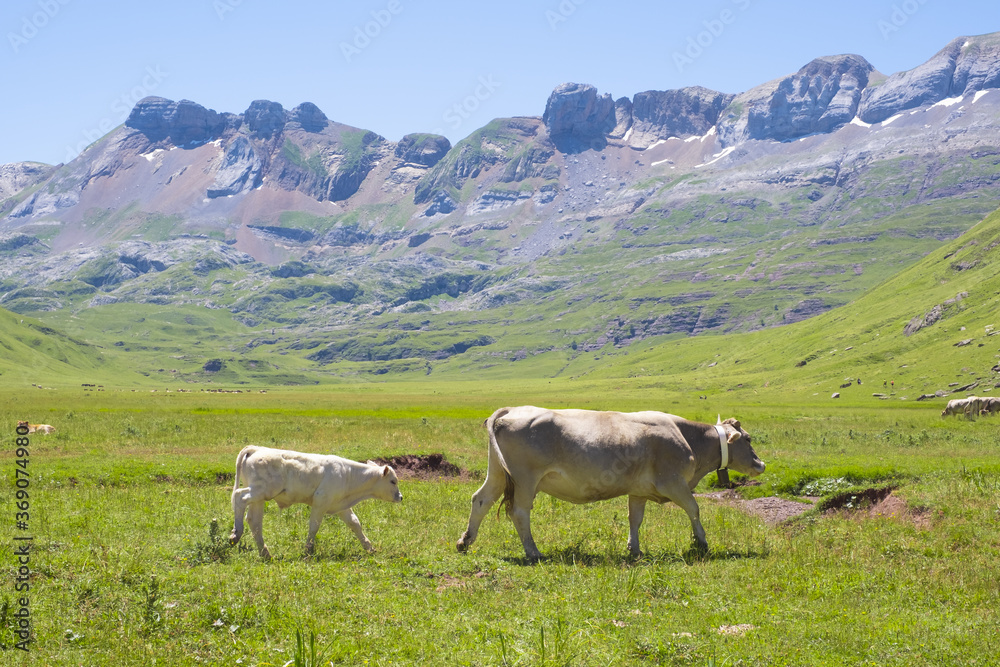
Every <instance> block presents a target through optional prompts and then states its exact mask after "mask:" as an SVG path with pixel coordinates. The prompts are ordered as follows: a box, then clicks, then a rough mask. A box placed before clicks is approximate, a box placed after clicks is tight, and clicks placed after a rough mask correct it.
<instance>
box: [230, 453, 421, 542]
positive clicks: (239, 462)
mask: <svg viewBox="0 0 1000 667" xmlns="http://www.w3.org/2000/svg"><path fill="white" fill-rule="evenodd" d="M241 477H242V478H243V481H244V482H245V483H246V486H245V487H242V488H241V487H240V478H241ZM368 498H378V499H379V500H385V501H388V502H394V503H398V502H400V501H402V500H403V494H402V493H400V492H399V481H398V480H397V479H396V472H395V471H394V470H393V469H392V468H391V467H390V466H380V465H377V464H375V463H372V462H371V461H369V462H368V463H358V462H356V461H350V460H348V459H343V458H340V457H339V456H333V455H323V454H303V453H301V452H292V451H288V450H285V449H270V448H268V447H254V446H250V447H244V448H243V451H241V452H240V453H239V456H237V457H236V479H235V480H234V481H233V497H232V502H233V514H234V515H235V522H234V525H233V532H232V534H231V535H230V536H229V541H230V543H231V544H236V543H237V542H239V541H240V538H241V537H243V515H244V513H246V515H247V521H248V522H249V523H250V532H251V533H252V534H253V538H254V541H255V542H256V543H257V551H258V552H259V553H260V555H261V557H262V558H270V557H271V553H270V551H268V548H267V546H266V545H265V544H264V533H263V523H264V503H265V502H267V501H268V500H274V501H275V502H277V503H278V507H280V508H282V509H284V508H286V507H288V506H289V505H294V504H296V503H305V504H306V505H309V506H310V507H312V512H311V513H310V514H309V535H308V537H306V551H307V552H308V553H312V551H313V548H314V546H315V541H316V532H317V531H318V530H319V526H320V524H321V523H322V522H323V517H324V516H326V515H327V514H336V515H337V516H339V517H340V518H341V519H342V520H343V521H344V523H346V524H347V525H348V526H349V527H350V529H351V530H353V531H354V534H355V535H357V537H358V539H359V540H360V541H361V545H362V546H363V547H364V548H365V550H366V551H368V552H373V551H375V548H374V547H373V546H372V543H371V542H369V541H368V538H367V537H365V533H364V531H363V530H362V528H361V522H360V521H358V517H357V516H355V515H354V512H352V511H351V508H352V507H353V506H354V505H356V504H357V503H359V502H361V501H362V500H367V499H368ZM248 510H249V511H248Z"/></svg>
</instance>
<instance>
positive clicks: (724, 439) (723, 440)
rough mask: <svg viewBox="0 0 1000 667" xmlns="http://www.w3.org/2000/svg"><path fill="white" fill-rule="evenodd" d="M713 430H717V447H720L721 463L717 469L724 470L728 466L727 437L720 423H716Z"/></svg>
mask: <svg viewBox="0 0 1000 667" xmlns="http://www.w3.org/2000/svg"><path fill="white" fill-rule="evenodd" d="M715 430H716V431H718V432H719V447H720V448H721V449H722V465H720V466H719V470H724V469H725V468H727V467H728V466H729V439H728V438H727V437H726V429H725V427H724V426H723V425H722V424H716V425H715Z"/></svg>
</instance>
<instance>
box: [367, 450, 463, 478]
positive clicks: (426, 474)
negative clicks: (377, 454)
mask: <svg viewBox="0 0 1000 667" xmlns="http://www.w3.org/2000/svg"><path fill="white" fill-rule="evenodd" d="M372 460H373V461H374V462H375V463H377V464H379V465H390V466H392V468H393V470H395V471H396V475H397V476H398V477H399V478H400V479H424V480H437V479H445V478H447V479H454V480H461V481H467V480H470V479H473V478H474V477H475V475H473V474H472V473H470V472H469V471H468V470H462V469H461V468H459V467H458V466H457V465H455V464H454V463H452V462H451V461H449V460H448V459H447V458H446V457H445V455H444V454H401V455H400V456H393V457H392V458H388V459H387V458H377V459H372Z"/></svg>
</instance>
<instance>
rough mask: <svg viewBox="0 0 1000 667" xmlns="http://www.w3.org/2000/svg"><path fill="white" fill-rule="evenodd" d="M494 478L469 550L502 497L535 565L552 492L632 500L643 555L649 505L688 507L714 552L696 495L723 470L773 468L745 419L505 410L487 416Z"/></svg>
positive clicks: (481, 494) (474, 519)
mask: <svg viewBox="0 0 1000 667" xmlns="http://www.w3.org/2000/svg"><path fill="white" fill-rule="evenodd" d="M485 426H486V430H487V432H488V433H489V464H488V468H487V471H486V481H485V482H483V485H482V486H481V487H480V488H479V490H478V491H476V493H475V495H473V496H472V512H471V514H470V515H469V526H468V528H467V529H466V531H465V533H464V534H463V535H462V537H461V539H459V541H458V544H457V545H456V546H457V547H458V550H459V551H465V550H466V549H468V548H469V546H470V545H471V544H472V543H473V542H474V541H475V540H476V535H477V534H478V532H479V525H480V524H481V523H482V521H483V518H484V517H485V516H486V514H487V513H488V512H489V509H490V507H491V506H492V505H493V503H495V502H496V501H497V500H498V499H499V498H500V497H501V496H503V501H502V502H501V507H505V508H506V510H507V515H508V516H509V517H510V518H511V520H512V521H513V523H514V527H515V528H516V529H517V534H518V535H519V536H520V538H521V543H522V545H523V546H524V553H525V555H527V557H528V558H529V559H531V560H537V559H539V558H541V553H539V551H538V548H537V547H536V546H535V541H534V539H533V538H532V536H531V507H532V504H533V503H534V499H535V495H536V494H537V493H538V492H539V491H543V492H545V493H547V494H549V495H551V496H554V497H556V498H559V499H560V500H565V501H567V502H571V503H589V502H593V501H596V500H607V499H609V498H617V497H618V496H626V495H627V496H628V520H629V538H628V549H629V551H630V552H631V553H632V554H635V555H638V554H639V553H640V552H639V526H640V525H641V524H642V518H643V513H644V512H645V509H646V501H649V500H652V501H653V502H657V503H665V502H667V501H668V500H669V501H673V502H674V503H676V504H677V505H679V506H680V507H681V508H682V509H684V511H685V512H687V515H688V517H689V518H690V519H691V526H692V528H693V529H694V539H695V540H696V541H697V543H698V546H699V547H700V548H702V549H707V548H708V543H707V541H706V540H705V530H704V528H702V525H701V519H700V517H699V511H698V503H697V502H696V501H695V499H694V495H692V493H691V491H692V490H693V489H694V487H695V486H696V485H697V484H698V482H699V480H701V478H702V477H704V476H705V475H707V474H708V473H710V472H712V471H713V470H720V469H725V468H726V467H727V466H732V467H733V468H734V469H735V470H737V471H739V472H742V473H745V474H748V475H758V474H760V473H762V472H764V463H763V462H762V461H761V460H760V459H759V458H757V454H756V453H754V451H753V448H752V447H751V446H750V436H749V435H748V434H747V432H746V431H744V430H743V429H742V428H741V427H740V423H739V422H738V421H736V420H735V419H727V420H726V421H724V422H723V421H720V422H719V423H718V425H716V426H712V425H711V424H701V423H698V422H693V421H688V420H687V419H683V418H681V417H677V416H675V415H668V414H664V413H662V412H632V413H622V412H594V411H591V410H546V409H544V408H536V407H533V406H530V405H529V406H522V407H516V408H501V409H499V410H497V411H496V412H494V413H493V414H492V415H491V416H490V418H489V419H487V420H486V424H485Z"/></svg>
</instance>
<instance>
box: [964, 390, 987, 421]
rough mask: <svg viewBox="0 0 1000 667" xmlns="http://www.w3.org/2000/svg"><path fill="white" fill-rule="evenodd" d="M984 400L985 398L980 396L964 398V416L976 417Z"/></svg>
mask: <svg viewBox="0 0 1000 667" xmlns="http://www.w3.org/2000/svg"><path fill="white" fill-rule="evenodd" d="M984 400H985V399H983V398H980V397H979V396H969V398H967V399H966V403H965V410H964V414H965V418H966V419H977V418H978V417H979V413H981V412H982V411H983V401H984Z"/></svg>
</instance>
